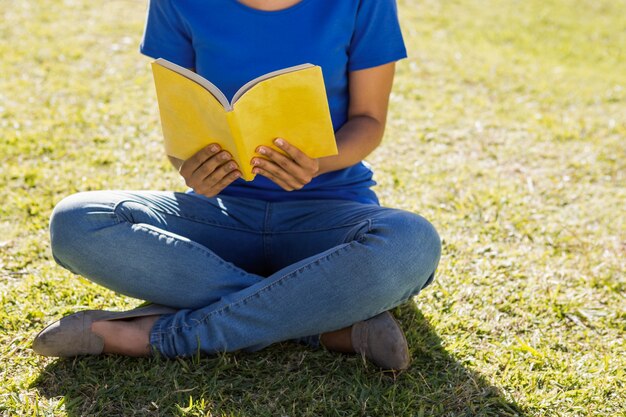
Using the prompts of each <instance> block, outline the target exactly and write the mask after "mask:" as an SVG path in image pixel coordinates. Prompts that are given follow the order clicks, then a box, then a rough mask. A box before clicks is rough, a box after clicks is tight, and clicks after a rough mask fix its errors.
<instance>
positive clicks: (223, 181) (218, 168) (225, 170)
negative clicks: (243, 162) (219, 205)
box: [178, 143, 241, 197]
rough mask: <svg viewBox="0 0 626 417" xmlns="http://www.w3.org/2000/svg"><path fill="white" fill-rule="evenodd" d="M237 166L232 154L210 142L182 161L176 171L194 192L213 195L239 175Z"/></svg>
mask: <svg viewBox="0 0 626 417" xmlns="http://www.w3.org/2000/svg"><path fill="white" fill-rule="evenodd" d="M237 168H238V167H237V164H236V163H235V161H233V159H232V156H231V155H230V154H229V153H228V152H226V151H221V148H220V146H219V145H217V144H215V143H212V144H210V145H209V146H207V147H206V148H203V149H201V150H199V151H198V152H197V153H196V154H195V155H193V156H192V157H191V158H189V159H187V160H186V161H185V162H183V164H182V165H181V167H180V169H179V170H178V172H179V173H180V175H182V177H183V178H184V179H185V184H187V186H189V187H191V188H193V190H194V191H195V192H196V193H198V194H202V195H204V196H206V197H215V196H216V195H217V194H219V193H220V191H222V190H223V189H224V188H226V186H228V185H229V184H230V183H231V182H233V181H235V180H236V179H237V178H239V177H240V176H241V173H240V172H239V170H238V169H237Z"/></svg>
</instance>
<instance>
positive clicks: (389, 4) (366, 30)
mask: <svg viewBox="0 0 626 417" xmlns="http://www.w3.org/2000/svg"><path fill="white" fill-rule="evenodd" d="M348 53H349V61H348V70H349V71H356V70H360V69H365V68H370V67H376V66H378V65H383V64H387V63H389V62H394V61H397V60H399V59H402V58H406V56H407V54H406V47H405V46H404V40H403V38H402V32H401V30H400V22H399V21H398V8H397V6H396V2H395V0H361V1H360V2H359V6H358V10H357V15H356V24H355V29H354V33H353V35H352V40H351V41H350V48H349V51H348Z"/></svg>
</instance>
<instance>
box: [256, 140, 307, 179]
mask: <svg viewBox="0 0 626 417" xmlns="http://www.w3.org/2000/svg"><path fill="white" fill-rule="evenodd" d="M258 152H259V153H260V154H261V155H263V156H266V157H267V158H268V159H270V160H271V161H273V162H275V163H276V164H278V165H279V166H281V167H282V168H283V169H284V170H285V171H287V172H290V173H293V174H297V173H299V172H298V171H302V167H300V166H299V165H298V164H297V163H296V162H295V161H294V160H292V159H290V158H289V157H286V156H285V155H283V154H281V153H280V152H277V151H275V150H274V149H272V148H269V147H265V146H259V149H258Z"/></svg>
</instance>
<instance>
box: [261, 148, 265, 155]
mask: <svg viewBox="0 0 626 417" xmlns="http://www.w3.org/2000/svg"><path fill="white" fill-rule="evenodd" d="M259 153H260V154H261V155H265V154H266V153H267V151H266V150H265V148H259Z"/></svg>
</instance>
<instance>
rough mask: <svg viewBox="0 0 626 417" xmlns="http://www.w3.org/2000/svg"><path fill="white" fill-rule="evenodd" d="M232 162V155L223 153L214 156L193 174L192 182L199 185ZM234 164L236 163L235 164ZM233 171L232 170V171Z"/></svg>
mask: <svg viewBox="0 0 626 417" xmlns="http://www.w3.org/2000/svg"><path fill="white" fill-rule="evenodd" d="M230 160H232V157H231V156H230V154H229V153H228V152H226V151H222V152H220V153H218V154H217V155H213V156H212V157H210V158H209V159H207V160H206V161H204V162H203V163H202V164H201V165H200V166H199V167H198V168H197V169H196V170H195V171H194V172H193V173H192V174H191V181H192V182H193V183H198V182H202V181H204V180H205V179H206V178H207V177H209V176H210V175H211V174H212V173H213V172H214V171H216V170H217V169H218V168H219V167H220V166H223V165H225V164H226V163H227V162H228V161H230ZM233 163H234V162H233ZM231 171H232V170H231Z"/></svg>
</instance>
